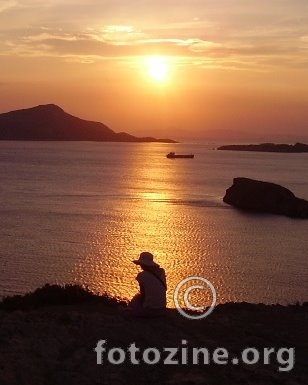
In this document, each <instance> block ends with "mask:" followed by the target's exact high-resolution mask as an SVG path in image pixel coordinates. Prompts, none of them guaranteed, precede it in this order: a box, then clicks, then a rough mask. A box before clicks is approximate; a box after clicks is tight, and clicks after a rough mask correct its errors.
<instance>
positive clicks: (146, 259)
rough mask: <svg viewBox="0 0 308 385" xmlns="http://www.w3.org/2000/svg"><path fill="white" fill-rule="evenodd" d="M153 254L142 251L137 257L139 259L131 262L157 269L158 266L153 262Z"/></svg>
mask: <svg viewBox="0 0 308 385" xmlns="http://www.w3.org/2000/svg"><path fill="white" fill-rule="evenodd" d="M153 258H154V257H153V254H151V253H149V252H148V251H143V252H142V253H141V254H140V255H139V259H136V260H134V261H133V263H134V264H135V265H141V266H152V267H158V266H159V265H158V264H157V263H155V262H154V261H153Z"/></svg>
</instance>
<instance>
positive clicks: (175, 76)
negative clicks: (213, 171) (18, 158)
mask: <svg viewBox="0 0 308 385" xmlns="http://www.w3.org/2000/svg"><path fill="white" fill-rule="evenodd" d="M153 56H156V57H158V58H160V59H159V60H163V66H166V67H165V73H163V76H160V75H162V74H157V73H156V75H157V76H156V75H155V71H156V72H157V71H159V69H157V68H156V70H155V69H154V74H153V69H152V71H151V68H149V63H148V62H147V61H146V60H145V58H146V57H153ZM157 65H158V66H159V64H157ZM161 71H163V70H161ZM45 103H46V104H47V103H55V104H58V105H59V106H60V107H62V108H63V109H64V110H65V111H67V112H69V113H71V114H73V115H76V116H79V117H81V118H85V119H90V120H96V121H101V122H103V123H105V124H107V125H108V126H109V127H110V128H112V129H113V130H115V131H117V132H118V131H126V132H129V133H131V134H135V135H142V136H148V135H152V136H156V137H171V138H174V139H180V140H183V139H197V138H202V139H205V140H206V139H208V140H216V139H222V140H231V141H232V140H233V139H234V140H235V139H238V138H243V139H244V140H245V139H247V140H248V139H255V140H258V139H260V140H275V139H277V140H278V139H281V140H282V139H284V138H286V139H288V140H290V141H294V140H303V139H304V138H305V137H308V1H306V0H292V1H291V0H279V1H277V0H267V1H265V0H259V1H257V2H255V1H250V0H220V1H214V0H183V1H181V2H179V1H178V0H177V1H174V0H169V1H162V0H157V1H156V2H153V1H146V0H143V1H140V0H107V1H106V0H100V1H99V0H96V1H94V0H74V1H73V0H61V1H60V0H45V1H41V0H24V1H19V0H0V112H6V111H9V110H14V109H19V108H27V107H32V106H34V105H37V104H45Z"/></svg>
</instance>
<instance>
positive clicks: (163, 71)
mask: <svg viewBox="0 0 308 385" xmlns="http://www.w3.org/2000/svg"><path fill="white" fill-rule="evenodd" d="M145 64H146V69H147V73H148V75H149V76H150V77H151V79H152V80H155V81H157V82H164V81H166V80H167V77H168V73H169V65H168V62H167V60H166V58H164V57H162V56H151V57H147V58H146V60H145Z"/></svg>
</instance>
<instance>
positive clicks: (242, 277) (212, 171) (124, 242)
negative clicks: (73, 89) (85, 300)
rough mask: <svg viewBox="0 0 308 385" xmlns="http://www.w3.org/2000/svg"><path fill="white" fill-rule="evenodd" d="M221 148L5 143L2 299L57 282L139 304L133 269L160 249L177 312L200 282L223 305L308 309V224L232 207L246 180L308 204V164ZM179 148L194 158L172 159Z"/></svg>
mask: <svg viewBox="0 0 308 385" xmlns="http://www.w3.org/2000/svg"><path fill="white" fill-rule="evenodd" d="M212 147H215V146H214V145H213V146H209V145H189V144H179V145H169V144H168V145H167V144H113V143H88V142H81V143H77V142H66V143H62V142H0V177H1V185H0V213H1V222H0V246H1V251H0V296H3V295H11V294H16V293H24V292H27V291H29V290H32V289H34V288H36V287H38V286H41V285H43V284H45V283H47V282H49V283H55V282H56V283H61V284H62V283H81V284H84V285H87V286H88V287H89V288H90V289H92V290H94V291H96V292H99V293H102V292H107V293H109V294H111V295H118V296H120V297H126V298H130V297H131V296H132V295H133V294H134V293H135V292H136V291H137V290H138V285H137V283H136V281H135V279H134V277H135V275H136V273H137V271H138V268H137V267H136V266H135V265H134V264H132V263H131V260H132V259H135V258H137V257H138V254H139V253H140V252H141V251H144V250H149V251H151V252H153V253H154V254H155V255H156V257H157V261H158V262H159V263H160V264H161V265H162V266H163V267H164V268H165V269H166V271H167V276H168V283H169V290H168V304H169V306H173V301H172V293H173V289H174V288H175V286H176V284H177V283H178V282H179V281H180V280H181V279H183V278H185V277H187V276H191V275H197V276H202V277H205V278H207V279H209V280H210V281H211V282H212V283H213V284H214V286H215V288H216V290H217V295H218V302H221V303H222V302H226V301H249V302H263V303H294V302H296V301H300V302H301V301H307V300H308V279H307V277H308V258H307V250H308V221H304V220H294V219H290V218H286V217H281V216H272V215H261V214H248V213H242V212H239V211H237V210H235V209H234V208H232V207H230V206H228V205H225V204H224V203H223V202H222V197H223V195H224V193H225V190H226V189H227V188H228V187H229V186H230V185H231V184H232V179H233V178H234V177H236V176H246V177H251V178H257V179H261V180H268V181H272V182H275V183H279V184H282V185H284V186H286V187H287V188H290V189H291V190H292V191H293V192H294V193H295V194H296V195H297V196H300V197H302V198H305V199H308V179H307V166H308V154H275V153H273V154H271V153H267V154H265V153H252V152H251V153H249V152H238V153H237V152H223V151H215V150H213V149H212ZM173 150H174V151H176V152H193V153H195V159H193V160H191V159H177V160H169V159H167V158H166V157H165V155H166V153H168V152H169V151H173ZM202 295H203V296H204V298H203V297H202ZM195 297H196V298H198V300H200V299H201V300H204V302H207V301H208V300H209V294H208V293H207V292H206V291H204V292H201V291H200V293H197V292H196V293H195Z"/></svg>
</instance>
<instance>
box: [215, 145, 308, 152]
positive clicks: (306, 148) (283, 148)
mask: <svg viewBox="0 0 308 385" xmlns="http://www.w3.org/2000/svg"><path fill="white" fill-rule="evenodd" d="M217 150H227V151H259V152H287V153H288V152H289V153H301V152H308V144H305V143H295V144H275V143H261V144H230V145H225V146H220V147H218V148H217Z"/></svg>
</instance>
